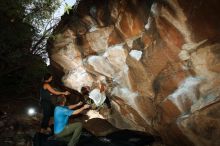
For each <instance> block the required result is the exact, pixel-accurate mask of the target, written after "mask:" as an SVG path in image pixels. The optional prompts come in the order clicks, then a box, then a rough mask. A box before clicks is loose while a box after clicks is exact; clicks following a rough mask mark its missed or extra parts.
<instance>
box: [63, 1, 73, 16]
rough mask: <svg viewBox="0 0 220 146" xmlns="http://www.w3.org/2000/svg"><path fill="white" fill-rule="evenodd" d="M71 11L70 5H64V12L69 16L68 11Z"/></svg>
mask: <svg viewBox="0 0 220 146" xmlns="http://www.w3.org/2000/svg"><path fill="white" fill-rule="evenodd" d="M71 9H72V7H71V6H70V5H68V4H67V3H65V6H64V12H65V13H67V14H69V12H70V10H71Z"/></svg>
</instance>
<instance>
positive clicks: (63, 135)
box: [54, 97, 89, 146]
mask: <svg viewBox="0 0 220 146" xmlns="http://www.w3.org/2000/svg"><path fill="white" fill-rule="evenodd" d="M57 100H58V103H59V106H57V107H56V108H55V111H54V133H55V137H56V138H57V139H58V140H62V141H66V142H68V146H75V144H76V143H77V142H78V140H79V137H80V135H81V131H82V124H81V123H80V122H76V123H72V124H68V119H69V117H70V116H71V115H76V114H79V113H81V112H82V111H83V110H84V109H87V108H89V105H84V106H83V107H81V108H79V109H77V110H71V109H74V108H76V107H78V106H81V105H82V103H78V104H75V105H69V106H68V107H67V106H64V105H65V103H66V99H65V98H63V97H58V99H57Z"/></svg>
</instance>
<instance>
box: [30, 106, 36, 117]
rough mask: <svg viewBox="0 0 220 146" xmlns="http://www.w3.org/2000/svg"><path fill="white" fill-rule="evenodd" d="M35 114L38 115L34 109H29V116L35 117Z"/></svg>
mask: <svg viewBox="0 0 220 146" xmlns="http://www.w3.org/2000/svg"><path fill="white" fill-rule="evenodd" d="M35 114H36V111H35V109H34V108H29V109H28V115H29V116H33V115H35Z"/></svg>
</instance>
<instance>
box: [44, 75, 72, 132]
mask: <svg viewBox="0 0 220 146" xmlns="http://www.w3.org/2000/svg"><path fill="white" fill-rule="evenodd" d="M52 80H53V76H52V75H51V74H49V73H48V74H46V75H45V76H44V78H43V84H42V87H41V89H40V104H41V108H42V110H43V118H42V122H41V129H40V132H41V133H44V134H48V133H50V132H51V129H50V128H49V121H50V117H52V116H53V114H54V108H55V106H54V104H53V103H52V100H51V97H52V95H69V94H70V93H69V92H68V91H65V92H61V91H57V90H55V89H54V88H53V87H52V86H51V85H50V83H51V81H52Z"/></svg>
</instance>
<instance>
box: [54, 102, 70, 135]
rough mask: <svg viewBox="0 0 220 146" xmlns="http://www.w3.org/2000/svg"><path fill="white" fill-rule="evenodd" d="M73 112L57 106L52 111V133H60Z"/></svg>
mask: <svg viewBox="0 0 220 146" xmlns="http://www.w3.org/2000/svg"><path fill="white" fill-rule="evenodd" d="M73 112H74V111H73V110H70V109H69V108H68V107H66V106H57V107H56V108H55V111H54V133H55V134H58V133H60V132H61V131H62V130H63V129H64V127H65V126H66V125H67V124H68V120H69V116H71V115H72V113H73Z"/></svg>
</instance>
